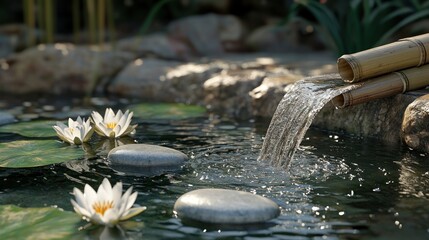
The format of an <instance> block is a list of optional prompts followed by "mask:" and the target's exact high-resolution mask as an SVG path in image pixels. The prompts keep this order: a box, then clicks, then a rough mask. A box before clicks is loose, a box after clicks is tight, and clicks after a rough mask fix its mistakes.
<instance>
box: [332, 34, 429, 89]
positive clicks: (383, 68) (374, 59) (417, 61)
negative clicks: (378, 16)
mask: <svg viewBox="0 0 429 240" xmlns="http://www.w3.org/2000/svg"><path fill="white" fill-rule="evenodd" d="M428 62H429V33H428V34H423V35H419V36H415V37H410V38H404V39H400V40H398V41H396V42H393V43H390V44H386V45H383V46H380V47H376V48H372V49H368V50H365V51H361V52H357V53H354V54H347V55H343V56H341V57H340V58H339V59H338V61H337V67H338V73H339V74H340V76H341V78H342V79H343V80H344V81H345V82H352V83H353V82H359V81H362V80H364V79H368V78H372V77H375V76H379V75H382V74H386V73H390V72H393V71H398V70H401V69H406V68H410V67H419V66H422V65H424V64H426V63H428Z"/></svg>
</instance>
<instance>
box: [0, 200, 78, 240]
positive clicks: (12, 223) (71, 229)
mask: <svg viewBox="0 0 429 240" xmlns="http://www.w3.org/2000/svg"><path fill="white" fill-rule="evenodd" d="M79 223H81V219H80V217H79V216H78V215H77V214H75V213H72V212H67V211H63V210H61V209H58V208H52V207H45V208H21V207H17V206H14V205H0V239H72V238H74V239H79V237H78V235H82V236H81V237H84V236H83V234H82V233H80V232H79V231H78V227H79Z"/></svg>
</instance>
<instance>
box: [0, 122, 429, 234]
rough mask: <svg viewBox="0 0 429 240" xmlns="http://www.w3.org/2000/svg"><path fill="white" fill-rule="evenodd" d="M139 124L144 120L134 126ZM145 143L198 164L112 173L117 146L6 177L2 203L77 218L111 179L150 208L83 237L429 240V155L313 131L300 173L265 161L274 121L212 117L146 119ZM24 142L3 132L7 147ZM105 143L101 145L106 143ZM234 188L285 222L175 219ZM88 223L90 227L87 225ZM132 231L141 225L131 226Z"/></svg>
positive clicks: (300, 155)
mask: <svg viewBox="0 0 429 240" xmlns="http://www.w3.org/2000/svg"><path fill="white" fill-rule="evenodd" d="M133 122H134V121H133ZM135 122H137V123H138V124H139V127H138V129H137V133H138V134H137V137H136V138H135V141H136V142H138V143H146V144H157V145H162V146H167V147H172V148H175V149H178V150H180V151H182V152H184V153H186V154H187V155H188V156H189V157H190V159H189V161H188V162H187V163H186V165H185V166H184V168H183V169H182V170H181V171H179V172H175V173H167V174H163V175H159V176H151V177H147V176H146V177H145V176H134V175H129V174H125V173H121V172H116V171H115V170H114V169H111V168H110V167H109V165H108V164H107V162H106V154H107V151H108V148H109V147H107V145H108V144H107V145H105V146H104V147H105V148H106V149H103V148H102V147H100V148H99V149H97V150H95V153H96V154H95V155H88V157H87V158H86V159H82V160H76V161H72V162H69V163H67V164H59V165H55V166H50V167H42V168H35V169H28V170H6V169H1V170H0V176H1V178H0V181H1V185H0V204H16V205H18V206H21V207H43V206H52V205H55V206H58V207H61V208H63V209H65V210H68V211H72V207H71V204H70V198H72V195H71V194H70V193H71V191H72V189H73V187H78V188H81V189H82V188H83V184H85V183H88V184H90V185H92V186H94V187H96V186H98V185H99V184H100V183H101V181H102V179H103V178H104V177H109V178H110V180H111V182H116V181H122V182H123V183H124V185H125V188H127V187H128V186H131V185H132V186H133V187H134V189H135V190H137V191H138V192H139V196H138V198H137V201H136V203H137V204H139V205H143V206H147V207H148V209H147V210H146V211H145V212H144V213H142V214H141V215H139V216H137V217H135V218H134V219H133V221H137V222H139V223H142V224H140V225H132V224H128V225H127V226H128V228H127V229H123V232H120V231H119V232H113V233H112V232H111V233H106V232H104V233H103V229H92V228H91V229H88V230H82V231H81V233H83V234H85V235H87V236H88V238H90V239H91V238H94V239H98V237H99V236H100V234H107V235H109V234H110V235H111V236H116V237H118V238H124V237H128V238H129V239H426V238H429V200H428V198H429V191H428V189H429V188H428V187H429V161H427V155H425V154H422V155H421V154H419V153H416V152H413V151H410V150H408V149H406V148H404V147H402V146H397V145H395V146H392V145H385V144H383V143H381V142H379V141H376V140H372V139H357V138H352V137H347V136H340V135H335V134H334V133H330V132H324V131H321V130H317V129H310V131H308V132H307V133H306V134H305V137H304V139H303V141H302V143H301V147H300V148H299V149H298V150H297V152H296V154H295V157H294V159H295V160H294V161H293V162H292V163H291V166H290V170H289V171H285V170H283V169H278V168H275V167H272V166H270V165H269V164H268V163H267V162H265V161H258V160H257V158H258V155H259V153H260V150H261V147H262V142H263V137H264V135H265V132H266V130H267V128H268V123H267V122H245V123H235V122H233V121H226V120H218V119H210V118H208V117H202V118H195V119H187V120H171V121H170V120H160V121H145V120H144V119H135ZM11 138H17V139H19V138H22V137H20V136H15V135H13V136H12V135H10V134H1V135H0V141H10V139H11ZM96 141H98V140H97V139H96V140H94V142H91V144H92V145H93V146H95V145H100V144H99V143H98V142H96ZM212 187H216V188H226V189H237V190H243V191H247V192H252V193H255V194H259V195H262V196H266V197H268V198H270V199H272V200H274V201H275V202H276V203H278V204H279V206H280V207H281V215H280V216H279V217H278V218H276V219H273V220H272V221H270V222H268V223H267V224H262V225H256V226H234V227H228V226H213V225H205V224H195V223H192V224H191V223H183V222H182V221H181V220H180V219H178V218H176V217H175V216H174V214H173V205H174V203H175V201H176V200H177V198H178V197H179V196H181V195H182V194H184V193H186V192H188V191H191V190H194V189H200V188H212ZM82 225H84V223H83V224H82ZM130 226H131V227H130Z"/></svg>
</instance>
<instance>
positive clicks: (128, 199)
mask: <svg viewBox="0 0 429 240" xmlns="http://www.w3.org/2000/svg"><path fill="white" fill-rule="evenodd" d="M131 191H132V187H130V188H129V189H128V190H127V191H126V192H125V193H124V195H122V183H121V182H118V183H116V184H115V186H114V187H113V188H112V185H111V184H110V182H109V180H108V179H107V178H105V179H104V180H103V182H102V183H101V185H100V186H99V187H98V190H97V192H95V190H94V189H93V188H92V187H91V186H89V185H88V184H86V185H85V188H84V192H83V193H82V192H81V191H80V190H79V189H77V188H73V194H74V196H75V198H76V201H75V200H73V199H71V203H72V205H73V208H74V210H75V211H76V212H77V213H78V214H79V215H81V216H82V217H83V218H84V219H86V220H89V221H91V222H93V223H96V224H101V225H106V226H110V227H111V226H114V225H116V224H117V223H118V222H119V221H123V220H127V219H129V218H132V217H134V216H136V215H138V214H140V213H141V212H143V211H144V210H146V207H135V208H131V207H132V206H133V204H134V202H135V200H136V198H137V192H134V193H132V194H131Z"/></svg>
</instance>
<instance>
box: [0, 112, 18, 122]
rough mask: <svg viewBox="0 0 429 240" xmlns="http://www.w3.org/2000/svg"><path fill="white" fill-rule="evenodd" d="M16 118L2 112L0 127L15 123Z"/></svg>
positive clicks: (0, 113) (0, 114)
mask: <svg viewBox="0 0 429 240" xmlns="http://www.w3.org/2000/svg"><path fill="white" fill-rule="evenodd" d="M15 121H16V119H15V117H14V116H13V115H12V114H10V113H8V112H5V111H0V125H4V124H9V123H13V122H15Z"/></svg>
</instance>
